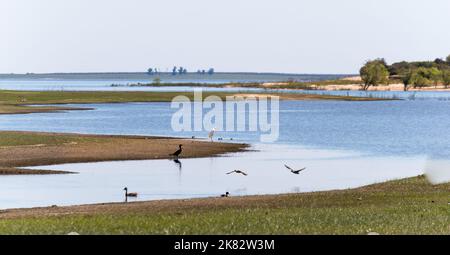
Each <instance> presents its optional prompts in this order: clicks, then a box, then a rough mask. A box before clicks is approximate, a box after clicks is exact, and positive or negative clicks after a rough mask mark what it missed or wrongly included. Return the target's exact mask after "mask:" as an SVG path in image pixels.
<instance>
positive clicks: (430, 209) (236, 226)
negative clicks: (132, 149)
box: [0, 177, 450, 234]
mask: <svg viewBox="0 0 450 255" xmlns="http://www.w3.org/2000/svg"><path fill="white" fill-rule="evenodd" d="M449 197H450V184H445V185H439V186H431V185H430V184H428V183H427V181H426V180H425V178H423V177H418V178H411V179H405V180H399V181H393V182H387V183H383V184H377V185H372V186H368V187H363V188H359V189H353V190H344V191H330V192H318V193H307V194H292V195H279V196H254V197H237V198H216V199H214V198H211V199H195V200H178V201H155V202H141V203H129V204H105V205H87V206H75V207H61V208H40V209H22V210H8V211H3V212H1V213H0V234H66V233H69V232H72V231H76V232H79V233H81V234H367V233H368V232H372V231H374V232H378V233H380V234H450V224H449V222H450V214H449V211H450V205H449V204H448V203H449V202H450V201H449Z"/></svg>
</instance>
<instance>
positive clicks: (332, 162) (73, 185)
mask: <svg viewBox="0 0 450 255" xmlns="http://www.w3.org/2000/svg"><path fill="white" fill-rule="evenodd" d="M78 106H79V105H78ZM86 107H93V108H95V110H92V111H69V112H63V113H39V114H28V115H0V130H29V131H45V132H76V133H94V134H135V135H160V136H179V137H191V136H193V135H195V136H196V137H206V136H207V132H206V131H205V132H174V131H173V130H172V129H171V126H170V120H171V117H172V114H173V113H174V112H175V111H176V109H171V108H170V107H169V103H124V104H90V105H86ZM449 113H450V101H447V100H440V99H437V98H434V97H427V98H426V99H424V100H401V101H379V102H339V101H282V102H280V139H279V140H278V141H277V142H276V143H271V144H261V143H260V142H259V137H260V133H257V132H218V133H217V135H216V137H222V138H224V140H226V141H229V140H230V139H231V138H233V141H235V142H236V141H237V142H247V143H251V144H253V146H254V147H253V148H254V149H257V150H259V151H258V152H246V153H239V154H235V155H232V157H231V156H229V155H228V156H225V157H218V158H203V159H182V160H181V161H182V168H181V169H180V166H179V165H178V164H176V163H175V162H173V161H169V160H155V161H126V162H103V163H89V164H68V165H58V166H41V167H38V168H40V169H58V170H68V171H75V172H79V174H77V175H55V176H8V177H5V176H4V177H0V208H17V207H34V206H48V205H53V204H56V205H74V204H84V203H100V202H120V201H122V200H123V193H122V189H123V187H125V186H128V187H129V188H130V191H136V192H139V193H141V196H140V197H139V198H138V199H139V200H152V199H172V198H192V197H211V196H213V197H214V196H218V195H220V194H222V193H224V192H226V191H229V192H230V193H232V194H233V195H252V194H278V193H287V192H307V191H319V190H330V189H344V188H352V187H359V186H362V185H366V184H371V183H376V182H382V181H386V180H392V179H396V178H404V177H410V176H416V175H418V174H423V173H424V172H425V170H426V168H427V166H430V165H431V166H433V165H434V164H433V162H436V160H438V161H439V162H448V161H449V160H450V152H449V150H448V147H449V145H450V132H449V131H448V127H449V126H450V118H449ZM241 114H243V113H241ZM430 162H431V163H430ZM284 164H288V165H290V166H292V167H293V168H302V167H307V168H308V169H307V171H305V172H303V173H301V174H300V175H293V174H291V173H290V172H289V171H288V170H286V169H285V168H284V166H283V165H284ZM441 165H442V164H441ZM444 165H447V166H448V165H450V164H447V163H446V164H444ZM434 168H436V167H434ZM234 169H242V170H245V171H247V172H248V173H249V176H248V177H243V176H238V175H236V176H235V175H231V176H229V175H226V174H225V173H226V172H228V171H231V170H234ZM445 169H446V170H448V169H447V168H445ZM444 171H445V170H444ZM92 194H95V196H92Z"/></svg>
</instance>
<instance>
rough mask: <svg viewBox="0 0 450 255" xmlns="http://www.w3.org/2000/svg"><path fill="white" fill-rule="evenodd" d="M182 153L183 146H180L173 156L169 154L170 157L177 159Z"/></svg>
mask: <svg viewBox="0 0 450 255" xmlns="http://www.w3.org/2000/svg"><path fill="white" fill-rule="evenodd" d="M182 152H183V145H182V144H180V146H179V149H178V150H177V151H176V152H174V153H173V154H170V156H174V157H175V158H178V157H179V156H180V154H181V153H182Z"/></svg>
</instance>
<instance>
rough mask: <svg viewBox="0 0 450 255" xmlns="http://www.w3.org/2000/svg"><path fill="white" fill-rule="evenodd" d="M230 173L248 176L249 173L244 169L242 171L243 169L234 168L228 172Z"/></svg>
mask: <svg viewBox="0 0 450 255" xmlns="http://www.w3.org/2000/svg"><path fill="white" fill-rule="evenodd" d="M227 174H228V175H230V174H242V175H243V176H248V174H247V173H245V172H243V171H241V170H234V171H231V172H229V173H227Z"/></svg>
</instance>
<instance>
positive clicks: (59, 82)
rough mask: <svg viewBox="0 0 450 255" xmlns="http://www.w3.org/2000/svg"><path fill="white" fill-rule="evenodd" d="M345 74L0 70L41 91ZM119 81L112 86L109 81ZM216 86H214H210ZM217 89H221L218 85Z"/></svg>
mask: <svg viewBox="0 0 450 255" xmlns="http://www.w3.org/2000/svg"><path fill="white" fill-rule="evenodd" d="M345 76H348V75H328V74H320V75H310V74H270V73H216V74H213V75H207V74H206V75H202V74H194V73H188V74H184V75H172V74H168V73H161V74H158V75H148V74H146V73H92V74H89V73H87V74H29V75H20V74H15V75H12V74H0V89H8V90H40V91H180V90H183V91H184V90H188V89H189V88H187V87H183V86H180V87H126V86H125V85H128V84H137V83H152V82H153V80H154V79H155V78H159V79H161V82H162V83H204V84H217V83H228V82H242V83H247V82H277V81H288V80H294V81H318V80H328V79H339V78H342V77H345ZM113 84H114V85H121V86H118V87H112V86H111V85H113ZM209 89H212V90H217V89H214V88H209ZM219 90H220V89H219Z"/></svg>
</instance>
